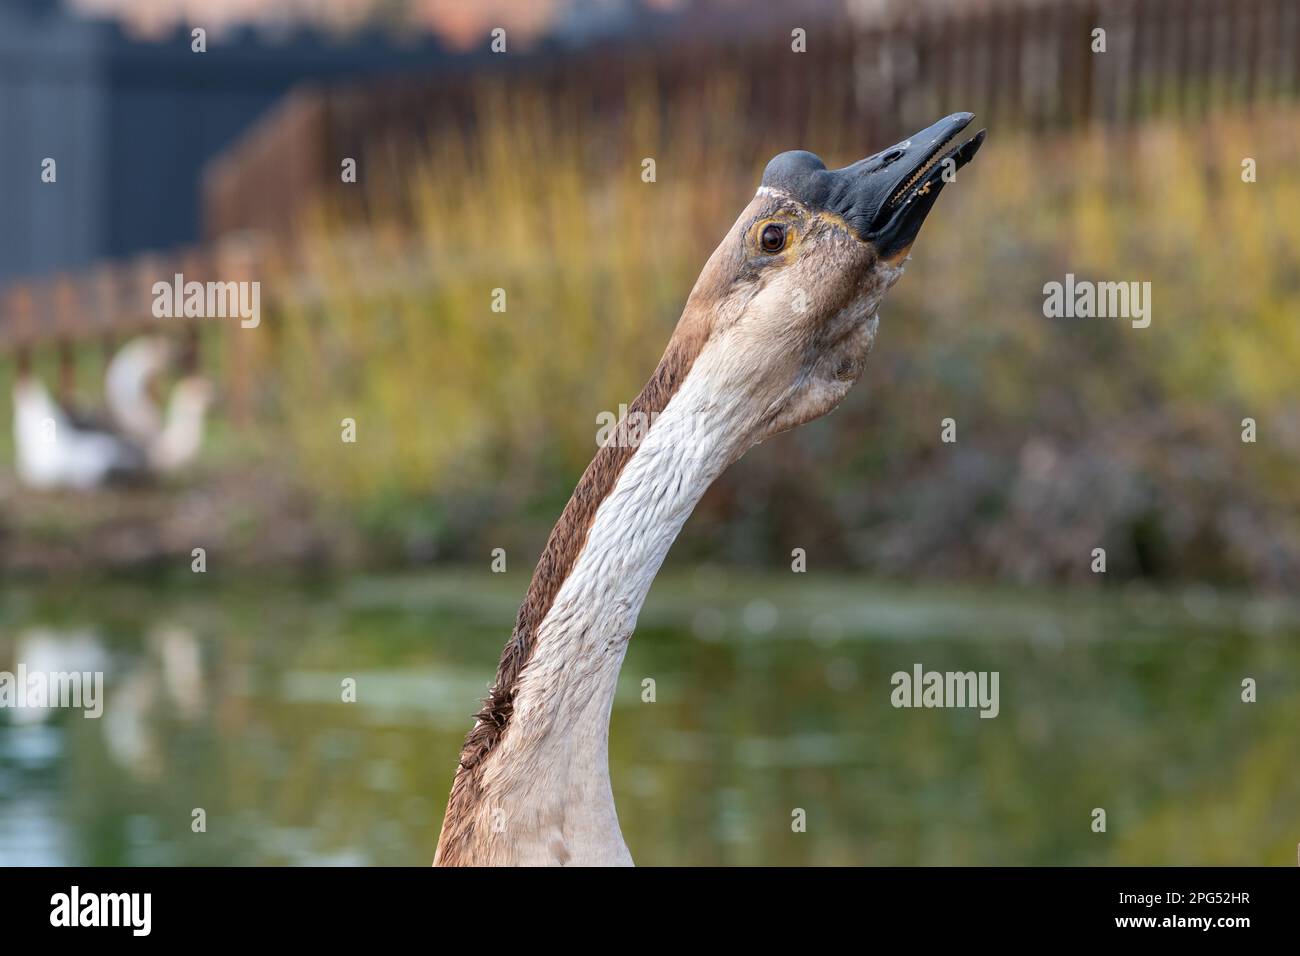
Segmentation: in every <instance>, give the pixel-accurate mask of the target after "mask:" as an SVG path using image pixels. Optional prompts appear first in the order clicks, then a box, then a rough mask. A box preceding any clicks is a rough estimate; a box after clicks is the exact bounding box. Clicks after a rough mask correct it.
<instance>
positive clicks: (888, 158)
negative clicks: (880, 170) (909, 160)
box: [880, 146, 903, 167]
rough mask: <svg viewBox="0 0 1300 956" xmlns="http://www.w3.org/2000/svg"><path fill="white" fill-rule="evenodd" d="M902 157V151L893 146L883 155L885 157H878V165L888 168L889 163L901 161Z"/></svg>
mask: <svg viewBox="0 0 1300 956" xmlns="http://www.w3.org/2000/svg"><path fill="white" fill-rule="evenodd" d="M902 156H903V151H902V150H901V149H899V148H898V147H897V146H895V147H894V148H893V149H891V150H890V151H889V152H887V153H885V155H883V156H881V157H880V164H881V166H882V167H884V166H888V165H889V164H890V163H892V162H894V160H896V159H901V158H902Z"/></svg>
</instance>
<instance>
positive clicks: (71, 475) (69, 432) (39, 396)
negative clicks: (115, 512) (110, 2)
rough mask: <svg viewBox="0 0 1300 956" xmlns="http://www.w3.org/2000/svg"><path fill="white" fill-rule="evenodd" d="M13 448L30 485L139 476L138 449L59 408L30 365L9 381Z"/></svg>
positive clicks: (142, 458) (85, 484)
mask: <svg viewBox="0 0 1300 956" xmlns="http://www.w3.org/2000/svg"><path fill="white" fill-rule="evenodd" d="M13 416H14V453H15V459H16V461H15V464H16V466H17V472H18V478H19V480H20V481H22V482H23V484H25V485H27V486H28V487H31V488H37V489H41V490H49V489H54V488H72V489H77V490H82V491H84V490H87V489H90V488H98V487H100V486H103V485H106V484H110V483H114V482H118V481H130V480H134V479H137V478H140V477H142V476H143V475H144V474H145V472H146V469H147V466H148V456H147V454H146V452H145V450H144V449H143V448H141V447H140V446H139V445H137V444H135V443H134V442H132V441H130V440H129V439H127V438H125V437H123V436H121V435H119V434H116V433H115V432H113V431H111V430H108V429H106V428H103V427H102V426H99V425H97V424H92V423H90V422H89V421H87V420H85V419H82V418H78V417H76V416H74V415H72V414H71V413H69V412H68V411H67V410H66V409H64V408H63V407H62V406H61V405H59V403H58V402H56V401H55V400H54V398H53V396H51V395H50V393H49V391H48V390H47V389H46V388H45V385H44V384H43V383H42V382H41V381H40V379H38V378H37V377H36V376H35V375H34V374H32V372H31V371H30V370H23V371H21V372H20V373H19V374H18V377H17V378H16V379H15V380H14V387H13Z"/></svg>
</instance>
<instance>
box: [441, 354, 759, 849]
mask: <svg viewBox="0 0 1300 956" xmlns="http://www.w3.org/2000/svg"><path fill="white" fill-rule="evenodd" d="M702 361H703V360H702ZM662 368H663V366H662V365H661V371H662ZM683 378H684V381H683V382H681V384H680V388H679V389H677V390H676V392H675V394H674V395H673V396H672V398H671V401H669V402H667V403H666V407H664V408H663V409H662V411H661V412H658V413H657V414H656V415H655V416H654V421H653V424H652V425H650V427H649V431H648V432H644V435H643V437H641V438H640V440H639V442H637V441H636V439H635V436H634V434H633V433H634V432H635V430H636V428H637V426H638V425H639V424H644V421H643V420H638V419H637V416H638V413H640V414H643V415H644V414H646V413H644V412H642V411H641V409H640V408H639V407H638V406H639V405H640V406H644V404H645V403H643V402H642V400H641V399H638V402H637V403H634V404H633V406H632V409H631V411H630V413H629V417H628V419H625V421H624V423H623V426H620V429H619V430H618V431H617V432H616V433H615V435H614V437H613V439H612V443H613V444H614V445H618V443H620V442H624V443H626V444H632V443H635V447H634V448H632V449H630V450H626V452H627V456H626V457H625V458H624V460H623V461H622V462H621V469H620V470H618V471H617V473H616V475H615V476H614V477H613V479H612V481H610V482H609V484H608V487H607V488H604V489H602V490H603V491H604V492H605V493H604V495H603V497H602V498H601V499H600V501H599V503H598V504H597V505H596V507H595V508H594V510H593V512H592V514H591V515H590V520H589V523H588V524H587V526H586V527H585V528H584V529H582V530H583V531H585V534H581V533H580V532H576V533H575V531H574V529H572V528H571V527H569V525H571V524H572V521H573V519H574V516H575V513H576V514H582V513H583V507H582V506H583V504H584V502H585V495H584V486H586V485H587V484H588V483H589V479H590V478H591V476H592V475H593V472H597V473H599V472H600V471H601V470H602V460H603V459H604V460H609V459H611V458H612V457H613V456H614V452H613V451H612V450H611V448H610V447H606V448H604V449H602V450H601V453H600V454H598V455H597V459H596V461H595V462H593V464H592V466H591V467H590V468H589V469H588V471H587V474H586V475H584V480H583V483H582V484H580V485H579V488H578V490H577V491H576V492H575V493H574V498H573V500H571V501H570V503H569V506H568V507H567V508H566V509H565V516H564V517H562V518H561V521H560V524H559V525H557V527H556V530H555V532H553V533H552V537H551V544H552V545H553V544H554V543H555V542H556V541H557V539H559V540H561V541H569V540H572V539H573V538H575V537H578V538H581V543H580V546H579V547H578V549H577V550H576V553H575V555H574V557H573V560H572V561H571V562H570V563H568V566H567V567H558V568H557V567H552V566H551V564H548V558H547V555H543V559H542V561H541V562H540V563H539V566H538V578H540V577H543V576H544V575H546V574H548V573H563V580H562V583H560V584H559V586H558V588H556V589H555V590H554V593H553V597H552V599H551V601H550V603H549V606H548V607H547V608H546V610H545V612H544V614H543V615H542V617H541V619H540V622H539V623H537V625H536V630H535V634H533V635H532V642H531V647H530V648H529V649H528V651H529V652H528V654H527V659H526V661H525V662H524V663H523V665H522V667H521V668H520V669H519V670H518V674H517V679H516V680H514V682H513V685H512V687H511V689H510V693H509V704H510V706H509V708H508V709H507V710H506V712H505V726H504V729H503V730H499V732H498V733H497V734H496V735H495V737H494V738H493V739H492V740H491V743H490V746H489V749H487V751H486V753H479V752H477V751H475V749H474V746H473V743H474V739H475V735H476V734H477V733H479V732H480V730H483V731H491V729H492V727H491V725H492V723H493V721H495V720H498V719H500V718H499V715H498V712H496V711H494V709H493V708H492V707H491V706H489V708H488V709H486V710H485V712H484V713H483V714H480V724H479V727H477V728H476V730H475V732H474V733H471V735H470V741H469V742H467V745H466V752H467V753H469V754H470V760H469V765H468V766H467V761H466V758H465V757H464V755H463V756H462V766H461V769H460V771H459V772H458V776H457V780H456V783H455V785H454V786H453V792H452V800H451V803H450V804H449V806H448V818H447V821H446V822H445V823H444V828H443V834H442V839H441V840H440V841H439V860H438V861H437V862H442V863H447V862H456V863H462V862H463V863H477V864H484V863H514V864H529V863H533V864H540V863H582V864H609V863H630V862H631V858H630V856H629V855H628V852H627V849H626V847H625V845H624V843H623V839H622V835H621V833H620V831H619V827H618V818H617V815H616V813H615V811H614V802H613V796H612V792H611V789H610V780H609V765H608V735H609V715H610V708H611V706H612V704H613V700H614V691H615V688H616V685H617V681H618V674H619V669H620V667H621V666H622V663H623V658H624V654H625V653H626V650H627V642H628V639H629V638H630V637H631V635H632V632H633V630H634V628H635V627H636V620H637V616H638V614H639V613H640V610H641V605H642V603H643V601H644V600H645V597H646V594H647V592H648V591H649V589H650V584H651V582H652V581H653V580H654V577H655V574H656V573H657V572H658V570H659V568H660V566H661V565H662V564H663V560H664V557H665V556H666V555H667V553H668V549H669V547H670V546H671V545H672V542H673V540H674V539H675V538H676V537H677V534H678V532H679V531H680V530H681V527H682V525H683V523H684V522H685V521H686V519H687V517H689V516H690V513H691V511H692V510H693V509H694V507H695V504H696V503H697V502H698V501H699V499H700V496H701V495H703V494H704V492H705V490H707V488H708V487H709V485H710V484H712V482H713V480H714V479H715V478H716V477H717V476H718V474H720V473H721V472H722V470H723V469H724V468H726V466H727V465H728V464H730V462H731V461H733V460H734V459H735V458H736V457H738V455H739V454H740V453H741V452H742V451H743V450H744V447H745V445H746V444H747V442H746V440H745V438H744V436H745V435H746V434H748V433H749V430H748V428H747V427H746V426H747V425H748V422H742V421H740V420H739V419H740V417H741V416H742V415H743V414H744V409H743V407H742V397H741V396H739V395H737V396H736V397H734V398H733V399H732V400H731V401H732V403H733V404H731V405H728V404H727V402H726V399H725V398H719V396H718V395H717V394H716V392H715V391H714V390H713V389H711V388H710V387H709V384H708V382H709V376H708V375H707V374H706V373H705V372H704V370H702V369H701V368H700V367H699V364H697V366H696V368H695V369H694V371H692V372H691V374H689V375H684V376H683ZM653 384H654V382H653V380H652V383H651V386H648V387H647V391H650V390H651V388H652V386H653ZM645 394H646V393H643V395H642V398H645ZM550 551H551V545H548V553H549V552H550ZM538 578H534V582H533V584H534V586H533V588H532V589H530V597H531V596H532V595H533V594H534V592H535V591H536V590H537V585H538ZM528 610H529V601H525V606H524V608H523V609H521V612H520V623H521V625H523V624H525V617H526V615H527V612H528ZM519 630H520V628H519V627H517V628H516V641H512V644H513V643H516V642H517V639H518V636H519ZM511 649H512V648H511V646H507V653H506V656H505V657H503V665H502V666H503V671H505V670H506V664H507V658H508V657H509V655H510V652H511ZM500 682H501V677H500V676H499V678H498V684H500ZM499 690H500V687H498V688H494V696H496V694H497V693H498V691H499ZM489 704H491V701H490V702H489ZM458 791H459V792H458Z"/></svg>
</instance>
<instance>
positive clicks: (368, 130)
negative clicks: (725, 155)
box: [204, 0, 1300, 235]
mask: <svg viewBox="0 0 1300 956" xmlns="http://www.w3.org/2000/svg"><path fill="white" fill-rule="evenodd" d="M934 7H935V5H934V4H933V3H926V2H924V0H907V2H896V3H894V4H893V5H892V7H891V9H892V10H894V13H893V14H892V15H889V16H886V17H884V18H883V19H879V20H878V21H877V22H873V23H871V24H870V25H864V26H856V25H854V24H852V23H831V22H822V23H817V22H810V23H806V24H802V26H804V28H805V29H806V31H807V52H806V53H803V54H795V53H793V52H792V50H791V36H790V31H789V29H787V28H785V27H782V28H781V29H779V30H772V31H770V32H769V33H766V34H764V35H763V36H761V37H757V38H756V37H753V36H747V35H744V34H740V33H739V31H737V32H738V37H737V38H736V39H728V38H727V37H726V36H725V35H723V36H719V35H717V33H716V31H714V32H713V33H709V34H704V35H701V36H698V37H688V38H676V39H675V40H674V41H673V42H672V43H667V44H661V45H641V46H638V45H637V44H636V43H635V42H633V41H631V40H625V41H618V42H615V41H610V42H608V43H602V44H598V45H595V46H593V47H592V48H589V49H586V50H583V51H581V52H579V53H574V54H570V55H566V56H564V57H555V56H553V55H552V56H542V55H538V56H515V55H511V56H508V57H506V56H503V57H500V58H491V60H490V62H489V65H488V67H485V68H484V69H481V70H478V71H475V72H473V73H468V74H466V73H450V72H443V73H439V74H434V75H429V76H426V77H423V78H420V79H418V80H404V81H387V82H380V83H373V84H368V85H364V86H349V87H344V88H339V89H326V90H303V91H300V92H299V93H298V94H297V95H295V96H293V97H290V98H288V99H287V100H286V101H285V102H284V103H283V104H282V107H281V109H280V110H279V111H277V112H276V113H275V114H274V115H272V116H269V117H268V118H267V120H266V122H264V123H263V124H261V125H260V126H259V127H257V128H255V129H254V130H253V131H252V133H251V134H250V135H249V136H247V137H246V138H245V139H244V141H243V142H242V143H241V144H239V145H237V146H236V147H235V148H233V149H232V150H230V151H228V152H227V153H226V154H225V155H223V157H221V158H220V159H219V161H217V162H216V163H214V164H213V165H212V167H211V168H210V171H209V176H208V180H207V183H206V186H205V199H204V207H205V210H206V213H205V215H206V220H207V222H208V225H209V227H210V229H211V230H212V233H213V234H221V233H224V232H226V231H227V230H231V229H257V230H259V231H266V232H271V233H275V234H280V235H284V234H288V233H290V232H291V231H292V227H293V224H294V223H295V222H297V221H299V220H300V218H301V213H302V211H303V210H304V209H306V208H310V206H311V205H312V203H313V201H314V200H316V199H318V198H319V197H320V196H321V195H322V192H323V190H324V189H325V187H326V186H328V185H332V184H335V183H337V182H338V178H339V162H340V159H341V158H342V157H348V156H350V157H357V158H360V157H368V159H367V166H368V168H369V169H370V170H374V169H376V168H378V169H380V170H381V171H382V173H381V175H379V176H376V175H374V174H373V172H372V174H371V175H370V176H369V177H368V182H369V184H370V186H371V188H372V192H371V197H372V198H373V197H374V192H373V187H374V184H375V181H376V180H381V181H384V180H386V181H389V182H393V183H400V181H401V179H402V177H401V175H400V173H401V171H402V164H403V163H409V162H410V160H411V158H413V157H416V156H419V155H420V153H421V148H420V147H421V146H422V145H423V144H424V143H426V142H427V141H429V140H430V139H431V138H434V137H436V136H438V134H439V132H440V131H443V130H447V129H448V128H451V127H456V128H461V129H464V128H469V127H472V126H473V125H474V124H475V122H476V117H477V110H478V108H479V106H480V104H481V92H482V89H483V88H484V85H485V82H484V81H485V80H486V81H488V82H489V83H490V82H492V81H493V80H496V81H499V82H500V83H501V84H502V85H505V86H509V87H512V88H516V89H520V88H526V89H527V90H529V91H530V92H531V93H534V94H536V95H538V96H540V97H543V98H548V99H554V101H555V102H561V103H571V104H577V105H578V106H579V107H580V111H581V113H582V115H583V116H600V115H602V114H603V115H606V116H614V117H617V116H618V115H619V114H620V113H621V112H622V111H624V110H626V108H627V103H628V91H629V89H633V88H636V87H638V85H641V84H644V83H645V81H646V78H647V77H649V78H651V81H652V82H653V84H654V88H655V96H656V99H657V101H658V102H659V104H660V107H661V109H662V111H663V114H664V117H665V124H666V125H671V121H672V116H673V115H674V113H675V112H677V111H678V108H679V107H682V108H685V109H687V110H689V109H698V100H699V98H700V96H701V91H702V90H703V89H705V88H706V87H707V84H708V81H709V80H710V79H711V78H716V77H719V76H730V77H735V78H737V79H738V80H739V81H740V96H741V97H742V100H741V103H740V104H739V108H738V114H739V115H740V116H743V117H745V122H744V123H743V124H740V129H739V131H738V132H739V134H740V135H742V136H743V135H745V133H746V131H750V132H751V133H752V135H755V136H760V135H761V136H762V137H763V138H765V139H766V140H768V141H771V139H773V138H774V137H780V138H783V139H784V140H785V141H788V142H791V143H792V144H798V145H804V146H809V147H811V146H812V145H813V144H806V143H802V142H801V138H802V136H803V134H804V131H805V130H806V125H805V124H806V121H807V118H808V116H809V114H810V112H811V111H812V110H813V109H814V108H816V110H817V111H818V112H819V114H820V115H821V116H823V117H827V118H830V119H831V120H832V121H834V120H836V119H838V121H839V122H841V123H843V124H846V128H848V129H852V130H854V131H855V132H856V133H857V134H858V135H859V137H860V139H861V141H862V143H863V145H869V144H875V145H877V146H879V145H883V144H886V143H889V142H892V141H893V140H895V139H897V138H898V137H901V136H904V135H906V134H907V133H908V132H911V131H912V130H914V129H917V128H919V127H920V126H924V125H928V124H929V123H930V122H932V121H933V120H934V119H935V118H936V117H938V116H940V115H943V114H945V113H947V112H952V111H954V110H958V109H965V110H971V111H973V112H975V113H976V114H977V115H978V117H979V122H980V123H981V124H982V125H987V126H990V127H996V128H998V129H1006V128H1008V127H1020V128H1028V129H1031V130H1051V129H1060V128H1067V127H1071V126H1076V125H1079V124H1082V123H1091V122H1101V123H1107V124H1127V123H1133V122H1138V121H1141V120H1143V119H1146V118H1148V117H1152V116H1159V115H1175V116H1184V117H1192V116H1197V115H1202V114H1205V113H1208V112H1211V111H1215V110H1218V109H1223V108H1229V107H1232V108H1256V107H1259V106H1263V105H1266V104H1268V103H1272V102H1277V101H1279V100H1286V99H1293V98H1295V97H1296V96H1297V95H1298V94H1300V0H970V2H963V3H958V4H956V5H953V6H951V7H944V8H942V9H935V8H934ZM737 15H738V16H739V15H741V14H740V12H739V11H738V13H737ZM791 19H792V21H797V20H798V19H799V18H798V17H792V18H791ZM798 25H800V24H799V23H797V22H792V23H791V27H790V28H793V27H794V26H798ZM1097 28H1100V29H1103V30H1105V31H1106V35H1105V43H1106V50H1105V52H1104V53H1094V52H1093V49H1092V44H1093V30H1094V29H1097ZM498 59H499V63H498V62H496V61H497V60H498ZM728 119H730V117H719V120H720V121H724V120H728ZM332 192H333V193H334V194H335V196H336V197H337V194H338V190H332ZM354 201H359V200H354Z"/></svg>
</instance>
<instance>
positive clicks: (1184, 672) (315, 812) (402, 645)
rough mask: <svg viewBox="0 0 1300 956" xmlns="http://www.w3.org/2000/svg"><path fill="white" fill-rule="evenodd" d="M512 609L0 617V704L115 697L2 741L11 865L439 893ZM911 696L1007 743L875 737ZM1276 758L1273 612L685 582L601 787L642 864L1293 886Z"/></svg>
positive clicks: (260, 602) (660, 625)
mask: <svg viewBox="0 0 1300 956" xmlns="http://www.w3.org/2000/svg"><path fill="white" fill-rule="evenodd" d="M796 577H797V578H799V580H792V579H795V578H796ZM526 583H527V582H526V580H525V579H523V578H522V577H519V576H516V575H509V576H505V575H492V574H489V573H486V572H484V573H473V572H468V571H458V572H450V571H439V572H435V573H430V574H428V575H421V576H414V577H402V578H392V579H370V578H367V579H352V580H349V581H347V582H345V583H338V584H336V585H329V586H317V587H314V588H307V589H293V588H288V589H286V588H277V587H271V586H269V585H265V584H264V585H260V586H257V585H252V584H228V585H221V584H213V585H211V586H209V587H206V588H196V587H194V586H188V587H184V588H177V589H150V588H146V587H144V586H135V585H114V586H100V587H91V588H89V589H80V590H75V591H73V590H55V589H50V588H34V587H10V588H8V589H2V590H0V672H10V673H15V672H16V670H17V668H18V666H19V665H23V666H24V667H26V668H28V669H29V670H42V669H43V670H45V671H54V670H64V671H73V670H87V671H102V672H103V674H104V692H103V715H102V716H101V717H99V718H98V719H88V718H85V717H83V716H82V714H81V712H80V711H77V710H72V709H41V708H31V707H28V708H25V709H14V708H2V709H0V864H9V865H13V864H64V863H79V864H100V865H117V864H152V865H170V864H326V865H332V864H385V865H393V864H406V865H426V864H428V863H429V862H430V860H431V859H432V857H433V852H434V847H435V845H436V842H437V835H438V828H439V824H440V821H441V815H442V808H443V805H444V802H445V800H446V796H447V791H448V788H449V785H450V781H451V775H452V770H453V768H454V766H455V761H456V754H457V751H458V749H459V745H460V742H461V740H462V738H463V736H464V734H465V732H466V730H467V729H468V728H469V726H470V723H471V720H470V717H469V715H470V714H471V713H472V712H473V710H474V708H475V705H476V702H477V700H478V699H479V697H481V696H482V694H483V691H484V689H485V687H486V684H487V683H488V681H489V680H490V678H491V676H492V674H493V671H494V668H495V662H496V658H497V655H498V653H499V651H500V648H501V645H502V643H503V642H504V640H505V638H506V637H507V636H508V633H509V629H510V625H511V624H512V622H513V619H514V613H515V608H516V605H517V602H518V600H519V598H520V597H521V595H522V593H523V591H524V588H525V586H526ZM917 665H920V666H921V668H922V669H923V670H926V671H929V670H936V671H961V672H967V671H976V672H980V671H985V672H990V673H991V672H997V673H998V675H999V679H998V691H999V702H998V713H997V716H996V717H995V718H992V719H982V718H981V717H980V716H979V711H978V710H977V709H971V708H947V709H940V708H934V709H926V708H919V709H918V708H896V707H894V706H893V705H892V703H891V695H892V694H893V691H894V685H893V683H892V681H891V678H892V675H894V674H895V673H897V672H906V673H908V674H911V673H912V672H913V669H914V668H915V667H916V666H917ZM346 678H352V679H354V680H355V682H356V700H355V701H354V702H345V701H344V700H343V696H344V695H343V692H342V687H343V682H344V680H345V679H346ZM647 678H649V679H652V680H653V682H654V683H653V688H654V700H653V702H646V701H644V700H643V696H645V694H644V691H643V688H644V687H645V686H646V684H645V683H644V682H645V681H646V679H647ZM1246 679H1250V680H1253V681H1254V682H1255V686H1256V695H1257V700H1256V701H1255V702H1253V703H1251V702H1244V701H1243V700H1242V696H1243V681H1244V680H1246ZM1298 730H1300V612H1298V611H1297V608H1296V606H1295V605H1294V604H1292V603H1289V602H1286V601H1282V600H1277V599H1271V600H1269V599H1257V600H1244V599H1241V598H1228V597H1223V596H1220V595H1216V594H1215V593H1213V592H1208V591H1192V592H1187V593H1180V594H1167V595H1161V594H1153V593H1148V592H1120V591H1108V592H1103V593H1098V594H1090V595H1086V596H1085V595H1073V594H1047V593H1036V592H1035V593H1021V592H1014V593H1008V592H1003V591H996V592H988V591H980V590H973V589H961V588H949V589H934V590H913V589H904V588H900V587H897V586H886V585H881V584H873V583H870V582H861V581H855V580H852V579H846V578H834V579H823V578H818V577H816V576H814V575H811V574H809V575H800V576H795V575H786V576H782V577H761V576H748V575H737V574H735V573H732V572H726V571H723V570H721V569H718V568H700V569H692V568H689V567H682V568H676V569H674V570H670V571H668V572H666V573H665V575H664V576H663V578H662V579H661V580H660V581H659V582H658V583H656V585H655V587H654V589H653V590H652V593H651V596H650V599H649V601H648V602H647V605H646V609H645V611H644V613H643V615H642V619H641V626H640V628H639V629H638V633H637V635H636V637H635V638H634V640H633V641H632V644H631V648H630V650H629V652H628V657H627V663H626V665H625V666H624V668H623V672H622V676H621V678H620V685H619V696H618V698H617V700H616V703H615V707H614V716H613V726H612V731H611V738H612V739H611V755H610V764H611V772H612V776H613V783H614V792H615V797H616V801H617V804H618V808H619V816H620V819H621V820H622V824H623V830H624V833H625V836H626V838H627V842H628V845H629V847H630V848H631V850H632V855H633V857H634V858H635V859H636V860H637V861H638V862H639V863H641V864H643V865H645V864H650V865H653V864H806V863H817V864H1139V863H1152V864H1206V863H1208V864H1230V863H1238V864H1278V865H1294V864H1295V862H1296V845H1297V842H1300V746H1298V745H1297V731H1298ZM1098 808H1100V809H1103V810H1104V811H1105V832H1096V831H1095V830H1094V826H1095V823H1094V821H1096V820H1097V819H1098V817H1097V814H1096V813H1095V811H1096V810H1097V809H1098ZM196 809H201V810H202V811H203V816H204V818H205V823H206V830H205V831H204V832H194V829H193V827H192V822H193V820H194V814H195V810H196ZM799 811H802V813H800V812H799ZM796 818H798V819H802V820H803V821H804V825H803V827H802V829H801V828H799V827H795V826H792V821H794V820H795V819H796Z"/></svg>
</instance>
